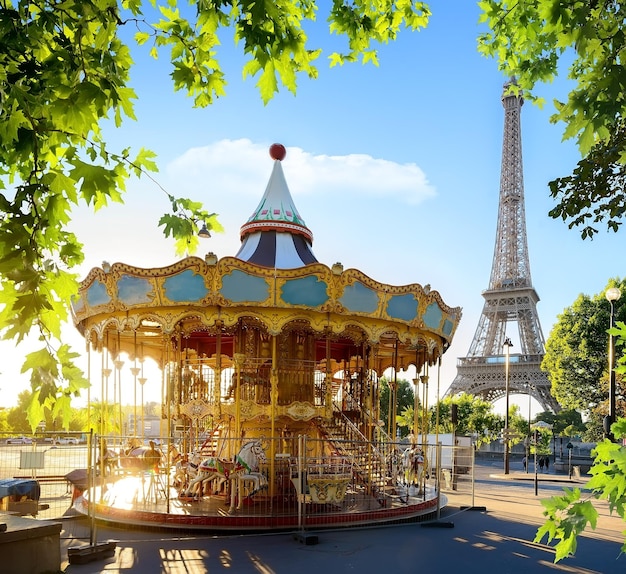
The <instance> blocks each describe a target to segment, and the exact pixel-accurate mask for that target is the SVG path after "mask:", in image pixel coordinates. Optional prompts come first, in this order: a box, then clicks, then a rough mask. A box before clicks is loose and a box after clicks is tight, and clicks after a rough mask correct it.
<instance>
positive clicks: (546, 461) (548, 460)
mask: <svg viewBox="0 0 626 574" xmlns="http://www.w3.org/2000/svg"><path fill="white" fill-rule="evenodd" d="M544 462H545V463H546V472H550V456H546V459H545V461H544Z"/></svg>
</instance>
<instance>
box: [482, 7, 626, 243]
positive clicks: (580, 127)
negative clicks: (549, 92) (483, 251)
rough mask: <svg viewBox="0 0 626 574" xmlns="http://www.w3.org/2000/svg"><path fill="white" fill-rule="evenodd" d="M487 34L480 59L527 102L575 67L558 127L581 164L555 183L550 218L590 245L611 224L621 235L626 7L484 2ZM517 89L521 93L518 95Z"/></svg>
mask: <svg viewBox="0 0 626 574" xmlns="http://www.w3.org/2000/svg"><path fill="white" fill-rule="evenodd" d="M479 6H480V7H481V9H482V10H483V14H482V16H481V21H482V22H484V23H486V24H487V26H488V27H489V31H488V32H486V33H484V34H482V35H481V37H480V39H479V51H481V52H482V53H483V54H485V55H488V56H492V57H495V58H497V60H498V64H499V67H500V69H501V70H502V71H504V72H505V73H506V74H507V75H508V76H515V77H516V84H517V86H518V87H519V89H520V90H521V91H522V92H523V93H524V95H525V97H527V98H530V99H534V100H535V101H537V102H538V103H540V104H541V103H543V102H541V101H540V100H539V99H538V98H534V97H533V95H532V90H533V88H534V86H535V85H536V84H537V83H538V82H550V81H552V80H553V79H554V78H555V77H556V76H557V75H558V73H559V72H560V71H561V70H562V68H561V67H562V66H563V62H562V60H563V59H566V60H568V61H570V64H569V68H568V79H569V80H571V81H572V82H573V87H572V89H571V90H570V92H569V94H568V97H567V101H555V102H554V106H555V109H556V111H555V113H554V114H553V115H552V117H551V118H550V121H551V122H553V123H558V122H562V123H563V124H564V125H565V128H564V134H563V137H564V139H569V138H576V141H577V145H578V148H579V150H580V152H581V155H582V156H583V159H582V160H581V161H580V162H579V164H578V166H577V168H576V169H575V170H574V173H573V175H571V176H568V177H561V178H558V179H556V180H554V181H552V182H550V194H551V196H552V197H553V198H555V199H556V200H557V205H556V207H554V208H553V209H552V210H551V211H550V216H551V217H553V218H555V219H558V218H561V219H563V221H566V222H569V223H568V225H569V227H570V228H573V227H580V228H581V235H582V237H583V238H585V237H592V236H593V235H594V234H595V233H596V232H597V228H596V227H594V225H595V224H598V223H601V222H603V221H606V225H607V228H608V229H612V230H613V231H617V229H618V227H619V225H621V221H620V220H621V219H622V218H623V217H624V214H625V213H626V169H625V164H626V92H625V91H624V90H623V74H624V53H625V51H624V50H625V48H626V32H625V31H624V26H623V22H624V19H625V18H626V6H625V5H624V3H623V2H618V1H617V0H598V1H594V2H583V1H575V2H574V1H572V2H558V1H554V0H534V1H533V2H519V1H517V0H481V1H480V2H479ZM513 89H517V88H513Z"/></svg>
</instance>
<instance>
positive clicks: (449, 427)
mask: <svg viewBox="0 0 626 574" xmlns="http://www.w3.org/2000/svg"><path fill="white" fill-rule="evenodd" d="M453 404H456V405H457V424H456V428H455V429H454V430H455V432H456V433H457V434H459V435H463V436H474V437H476V441H477V445H478V446H480V445H481V444H482V443H486V442H491V441H492V440H493V439H495V438H496V437H497V435H498V433H499V432H500V431H501V430H502V428H503V426H504V420H503V418H502V417H501V416H499V415H496V414H495V413H494V412H493V404H492V403H490V402H488V401H485V400H484V399H481V398H480V397H475V396H474V395H470V394H467V393H461V394H459V395H457V396H454V397H446V398H445V399H443V400H442V401H440V403H439V425H440V428H441V432H452V431H453V424H452V405H453ZM435 408H436V407H433V410H432V412H431V424H434V421H435V417H436V412H435Z"/></svg>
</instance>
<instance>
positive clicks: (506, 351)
mask: <svg viewBox="0 0 626 574" xmlns="http://www.w3.org/2000/svg"><path fill="white" fill-rule="evenodd" d="M512 346H513V343H511V339H509V338H508V337H507V338H506V339H505V340H504V358H505V363H504V369H505V370H504V376H505V394H506V411H505V412H504V474H509V362H510V359H511V347H512Z"/></svg>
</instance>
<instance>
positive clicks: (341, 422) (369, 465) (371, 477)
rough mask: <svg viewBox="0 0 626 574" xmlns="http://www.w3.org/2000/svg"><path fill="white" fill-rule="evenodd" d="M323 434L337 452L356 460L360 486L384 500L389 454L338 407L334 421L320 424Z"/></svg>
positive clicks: (354, 469) (354, 467) (354, 470)
mask: <svg viewBox="0 0 626 574" xmlns="http://www.w3.org/2000/svg"><path fill="white" fill-rule="evenodd" d="M317 426H318V429H319V431H320V433H321V435H322V436H323V437H324V438H325V439H326V440H327V441H328V442H329V443H330V444H331V445H332V447H333V449H334V450H335V452H336V453H337V454H339V455H341V456H346V457H348V458H349V459H350V460H351V461H352V465H353V473H354V477H355V478H356V480H357V483H358V484H360V485H362V486H363V488H364V489H365V490H366V491H367V492H370V493H372V495H374V496H376V497H377V498H380V497H381V495H382V493H383V492H384V491H385V486H386V485H387V483H388V478H389V477H388V473H387V464H386V457H385V454H384V453H383V452H382V451H381V450H380V449H379V448H378V446H377V445H375V444H373V443H372V442H370V441H368V440H367V437H366V436H365V435H364V434H363V433H362V432H361V431H360V430H359V429H358V427H357V426H356V425H355V424H354V423H353V422H352V421H351V420H350V419H349V418H348V417H347V416H346V415H344V414H343V412H341V410H340V409H339V408H338V407H337V405H335V408H334V410H333V418H332V420H330V421H328V420H326V421H321V420H320V421H318V423H317Z"/></svg>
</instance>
